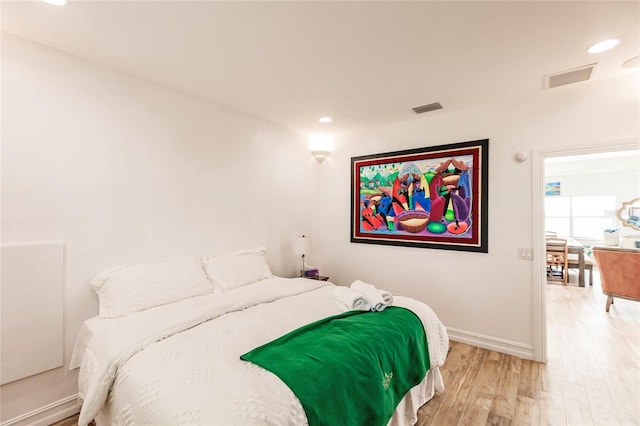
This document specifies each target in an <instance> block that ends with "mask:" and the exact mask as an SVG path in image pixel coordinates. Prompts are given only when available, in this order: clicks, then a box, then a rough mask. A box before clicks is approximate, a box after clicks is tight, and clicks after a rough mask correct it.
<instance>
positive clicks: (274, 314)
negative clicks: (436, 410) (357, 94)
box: [74, 278, 448, 425]
mask: <svg viewBox="0 0 640 426" xmlns="http://www.w3.org/2000/svg"><path fill="white" fill-rule="evenodd" d="M332 290H333V285H332V284H330V283H326V282H322V281H315V280H308V279H303V278H294V279H289V278H272V279H268V280H264V281H260V282H258V283H256V284H252V285H248V286H244V287H240V288H238V289H235V290H233V291H229V292H226V293H222V294H220V293H218V294H211V295H205V296H199V297H195V298H191V299H186V300H183V301H180V302H177V303H173V304H170V305H165V306H161V307H158V308H153V309H149V310H147V311H142V312H138V313H135V314H132V315H130V316H127V317H123V318H116V319H105V320H99V323H100V324H99V326H95V325H96V324H93V327H92V334H91V335H90V338H89V339H88V342H83V343H82V344H81V345H79V346H80V347H82V348H84V347H85V346H86V349H85V350H84V353H83V354H82V355H81V356H80V354H74V358H76V357H77V358H78V359H81V360H82V361H81V368H80V375H79V383H78V387H79V393H78V394H79V396H80V398H81V399H83V400H84V402H83V406H82V411H81V413H80V419H79V424H80V425H85V424H87V423H88V422H89V421H91V419H93V418H96V417H97V416H98V414H99V413H100V417H101V418H103V419H108V422H109V423H112V424H122V425H134V424H145V425H147V424H154V425H162V424H172V425H174V424H175V425H177V424H207V425H303V424H307V421H306V416H305V414H304V410H303V409H302V406H301V405H300V402H299V401H298V399H297V398H296V397H295V395H294V394H293V393H292V392H291V390H290V389H289V388H288V387H287V386H286V385H285V384H284V383H283V382H281V381H280V379H279V378H278V377H276V376H275V375H273V374H272V373H270V372H268V371H266V370H264V369H262V368H260V367H258V366H256V365H254V364H251V363H248V362H245V361H241V360H240V359H239V356H240V355H241V354H243V353H245V352H248V351H249V350H251V349H253V348H255V347H257V346H260V345H262V344H264V343H267V342H269V341H271V340H273V339H275V338H277V337H280V336H282V335H283V334H285V333H287V332H289V331H292V330H294V329H296V328H298V327H300V326H302V325H304V324H307V323H309V322H312V321H315V320H318V319H321V318H325V317H327V316H330V315H335V314H337V313H340V312H341V311H342V308H340V307H339V306H338V305H337V304H336V303H335V301H334V297H333V291H332ZM394 305H396V306H403V307H406V308H409V309H411V310H413V311H414V312H415V313H416V314H417V315H418V316H419V317H420V318H421V320H422V322H423V325H424V328H425V331H426V333H427V339H428V343H429V354H430V358H431V368H432V370H431V372H430V375H429V376H428V377H427V378H426V379H425V381H424V383H426V382H427V381H429V382H430V386H431V388H432V389H433V388H435V389H437V390H442V389H443V385H442V378H441V376H440V374H439V369H438V367H440V366H441V365H442V364H443V363H444V359H445V357H446V353H447V349H448V337H447V333H446V330H445V328H444V326H443V325H442V324H441V323H440V321H439V320H438V319H437V317H436V316H435V314H434V313H433V311H432V310H431V309H430V308H429V307H428V306H426V305H425V304H423V303H421V302H418V301H416V300H413V299H410V298H406V297H396V298H395V299H394ZM93 321H94V323H95V320H93ZM85 337H86V336H85ZM418 393H419V394H420V395H418ZM424 393H425V392H424V391H421V392H416V395H414V396H413V400H411V398H407V399H408V400H409V401H407V404H409V405H412V404H413V405H415V404H420V403H423V402H424V401H425V400H426V399H428V398H430V395H428V394H426V395H424ZM416 408H417V407H412V408H411V409H412V410H415V409H416Z"/></svg>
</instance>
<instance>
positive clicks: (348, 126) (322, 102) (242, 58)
mask: <svg viewBox="0 0 640 426" xmlns="http://www.w3.org/2000/svg"><path fill="white" fill-rule="evenodd" d="M68 2H69V3H68V4H67V5H66V6H64V7H56V6H51V5H48V4H45V3H42V2H39V1H21V2H11V1H2V3H1V7H2V11H1V12H2V18H1V19H2V20H1V24H2V31H4V32H7V33H11V34H15V35H18V36H21V37H23V38H27V39H30V40H33V41H36V42H38V43H41V44H45V45H48V46H51V47H54V48H56V49H60V50H63V51H66V52H69V53H72V54H74V55H77V56H80V57H84V58H88V59H91V60H95V61H97V62H100V63H103V64H107V65H108V66H110V67H113V68H116V69H118V70H121V71H123V72H126V73H128V74H131V75H135V76H138V77H142V78H145V79H148V80H152V81H155V82H157V83H160V84H162V85H165V86H168V87H172V88H175V89H177V90H180V91H182V92H186V93H189V94H191V95H195V96H199V97H203V98H207V99H209V100H212V101H214V102H216V103H217V104H219V105H221V106H224V107H226V108H228V109H231V110H235V111H238V112H242V113H244V114H248V115H250V116H253V117H258V118H261V119H265V120H268V121H270V122H273V123H276V124H278V125H281V126H284V127H287V128H291V129H294V130H297V131H301V132H304V133H328V134H339V133H344V132H352V131H357V130H361V129H364V128H370V127H375V126H379V125H385V124H390V123H396V122H401V121H407V120H416V119H421V118H422V117H429V116H434V115H436V114H442V113H445V112H446V111H453V110H458V109H462V108H468V107H472V106H475V105H480V104H487V103H492V102H496V101H500V100H504V99H506V98H510V97H515V96H522V95H530V94H532V93H535V92H539V91H541V90H544V76H545V75H548V74H552V73H557V72H561V71H566V70H570V69H573V68H577V67H580V66H583V65H587V64H592V63H595V62H597V63H598V66H597V68H596V72H595V75H594V76H593V77H592V80H598V79H604V78H610V77H613V76H617V75H620V74H623V73H630V72H636V71H634V70H629V69H625V68H622V67H621V64H622V63H623V62H625V61H626V60H628V59H630V58H632V57H634V56H637V55H638V54H639V53H640V2H637V1H625V2H611V1H605V2H592V1H569V2H555V1H533V2H525V1H508V2H485V1H470V2H461V1H449V2H436V1H423V2H397V1H378V2H357V1H352V2H338V1H324V2H302V1H301V2H296V1H291V2H270V1H258V2H240V1H238V2H234V1H228V2H213V1H179V0H175V1H78V0H76V1H74V0H68ZM612 37H616V38H619V39H621V41H622V42H621V44H620V45H619V46H618V47H616V48H615V49H612V50H610V51H607V52H604V53H600V54H597V55H592V54H589V53H587V51H586V49H587V48H588V47H589V46H590V45H591V44H593V43H595V42H597V41H600V40H603V39H607V38H612ZM577 84H589V83H577ZM562 89H563V88H555V89H550V90H562ZM432 102H440V103H441V104H442V105H443V106H444V109H443V110H440V111H434V112H429V113H426V114H424V115H416V114H415V113H414V112H413V111H412V110H411V108H412V107H416V106H420V105H424V104H428V103H432ZM325 115H329V116H331V117H333V119H334V121H333V122H332V123H329V124H322V123H318V122H317V119H318V118H319V117H321V116H325Z"/></svg>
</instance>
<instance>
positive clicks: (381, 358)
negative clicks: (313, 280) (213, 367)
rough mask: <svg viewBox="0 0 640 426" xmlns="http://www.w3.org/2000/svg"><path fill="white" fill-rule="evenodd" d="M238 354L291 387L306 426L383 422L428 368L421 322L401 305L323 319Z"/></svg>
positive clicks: (425, 340)
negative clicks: (377, 310)
mask: <svg viewBox="0 0 640 426" xmlns="http://www.w3.org/2000/svg"><path fill="white" fill-rule="evenodd" d="M240 358H241V359H243V360H245V361H251V362H252V363H254V364H257V365H259V366H261V367H263V368H265V369H267V370H269V371H271V372H272V373H274V374H275V375H277V376H278V377H279V378H280V379H281V380H282V381H283V382H284V383H285V384H286V385H287V386H289V388H290V389H291V390H292V391H293V393H294V394H295V395H296V396H297V397H298V399H299V400H300V402H301V403H302V406H303V408H304V410H305V413H306V415H307V419H308V421H309V425H311V426H316V425H328V426H348V425H353V426H365V425H366V426H374V425H386V424H387V423H388V421H389V419H390V418H391V416H392V415H393V412H394V410H395V409H396V407H397V405H398V403H399V402H400V400H401V399H402V397H403V396H404V395H405V394H406V393H407V391H409V390H410V389H411V388H412V387H413V386H415V385H417V384H418V383H420V382H421V381H422V379H424V377H425V374H426V372H427V370H428V369H429V353H428V348H427V338H426V336H425V333H424V329H423V327H422V322H420V319H419V318H418V317H417V316H416V315H415V314H414V313H413V312H411V311H409V310H407V309H404V308H399V307H389V308H387V309H385V310H384V311H382V312H363V311H349V312H345V313H342V314H340V315H336V316H332V317H329V318H325V319H322V320H320V321H316V322H314V323H311V324H308V325H305V326H303V327H301V328H299V329H297V330H294V331H292V332H290V333H288V334H286V335H284V336H282V337H280V338H278V339H276V340H274V341H272V342H270V343H267V344H265V345H263V346H260V347H258V348H256V349H254V350H252V351H250V352H247V353H246V354H244V355H242V356H241V357H240Z"/></svg>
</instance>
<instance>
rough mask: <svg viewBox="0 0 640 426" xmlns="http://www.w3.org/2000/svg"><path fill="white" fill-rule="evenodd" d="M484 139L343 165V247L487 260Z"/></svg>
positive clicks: (364, 158) (359, 159) (486, 149)
mask: <svg viewBox="0 0 640 426" xmlns="http://www.w3.org/2000/svg"><path fill="white" fill-rule="evenodd" d="M488 167H489V139H480V140H476V141H469V142H459V143H453V144H446V145H438V146H430V147H424V148H416V149H409V150H404V151H394V152H386V153H381V154H373V155H365V156H359V157H352V158H351V242H352V243H365V244H385V245H395V246H408V247H421V248H431V249H442V250H459V251H471V252H480V253H488V198H489V179H488V177H489V169H488Z"/></svg>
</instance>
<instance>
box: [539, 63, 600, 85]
mask: <svg viewBox="0 0 640 426" xmlns="http://www.w3.org/2000/svg"><path fill="white" fill-rule="evenodd" d="M596 65H597V64H590V65H585V66H583V67H580V68H576V69H572V70H569V71H563V72H559V73H557V74H549V75H548V76H546V78H545V86H546V88H547V89H552V88H554V87H558V86H566V85H567V84H573V83H579V82H581V81H587V80H589V79H590V78H591V76H592V75H593V71H594V69H595V67H596Z"/></svg>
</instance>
